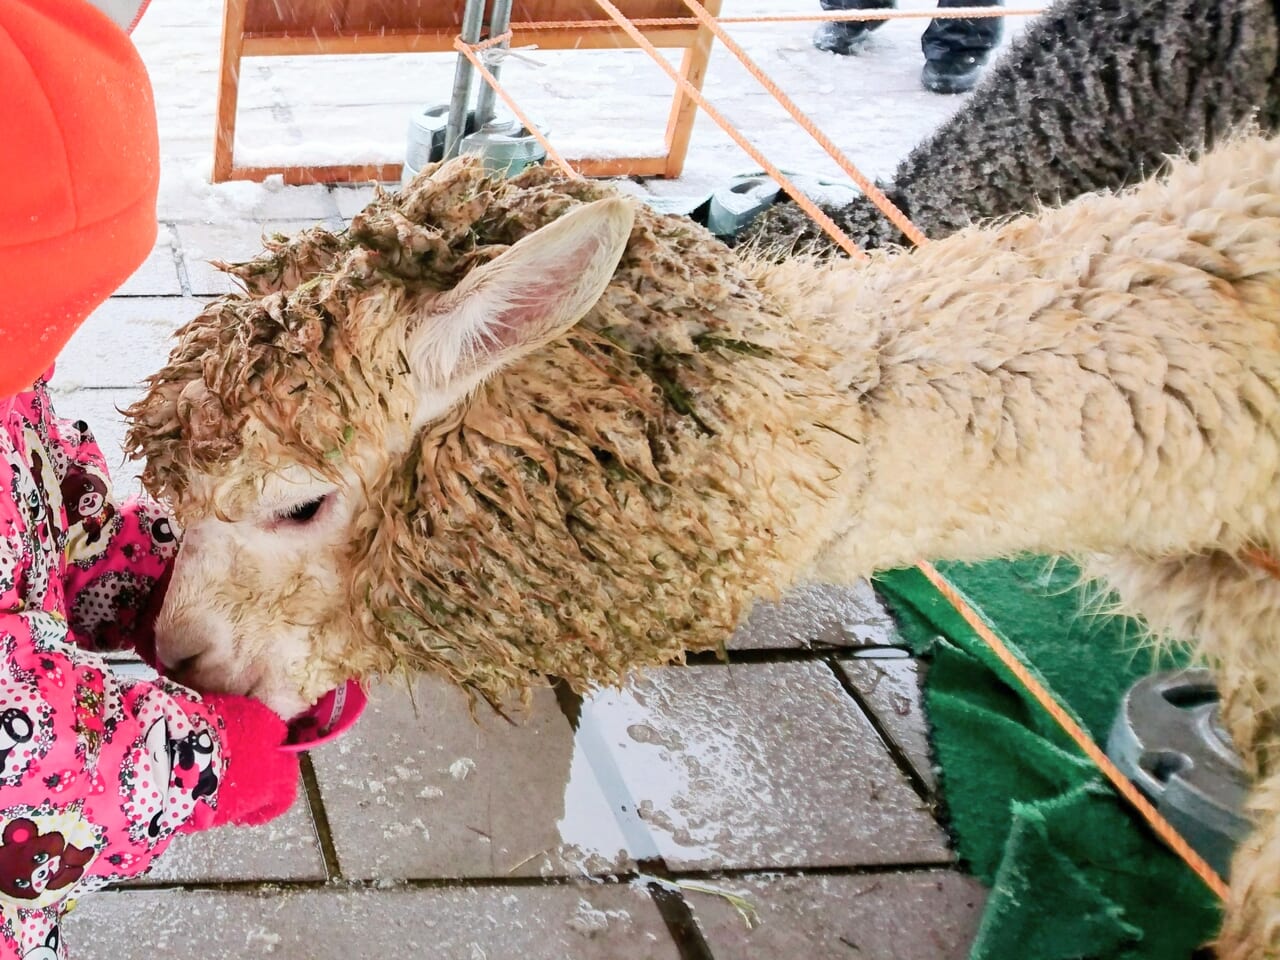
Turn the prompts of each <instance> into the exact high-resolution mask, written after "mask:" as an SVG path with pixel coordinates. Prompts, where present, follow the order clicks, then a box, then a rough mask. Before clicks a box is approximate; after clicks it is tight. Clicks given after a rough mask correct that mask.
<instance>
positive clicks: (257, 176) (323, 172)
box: [227, 163, 404, 186]
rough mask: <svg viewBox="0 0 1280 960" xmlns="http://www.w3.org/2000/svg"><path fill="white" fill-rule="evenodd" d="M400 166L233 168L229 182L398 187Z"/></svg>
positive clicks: (322, 165)
mask: <svg viewBox="0 0 1280 960" xmlns="http://www.w3.org/2000/svg"><path fill="white" fill-rule="evenodd" d="M403 166H404V165H403V164H400V163H343V164H332V165H324V164H320V165H316V166H306V165H301V164H300V165H294V166H278V167H233V168H232V170H231V174H230V176H229V177H228V178H227V179H229V180H253V181H255V182H258V183H261V182H262V181H263V180H266V179H267V177H277V176H278V177H282V178H283V179H284V182H285V183H287V184H289V185H290V186H298V185H300V184H308V183H366V182H368V181H370V180H377V181H378V182H380V183H392V182H395V183H399V181H400V173H401V171H402V169H403Z"/></svg>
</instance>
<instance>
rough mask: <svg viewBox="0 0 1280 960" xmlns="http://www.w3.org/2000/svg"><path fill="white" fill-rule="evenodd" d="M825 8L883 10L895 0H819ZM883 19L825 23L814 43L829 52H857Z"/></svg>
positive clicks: (834, 9) (841, 54)
mask: <svg viewBox="0 0 1280 960" xmlns="http://www.w3.org/2000/svg"><path fill="white" fill-rule="evenodd" d="M819 2H820V3H821V5H822V9H823V10H828V11H840V12H844V11H845V10H882V9H884V8H886V7H892V6H893V5H894V2H895V0H819ZM883 23H884V21H883V20H865V21H860V20H841V21H834V22H832V23H824V24H822V25H821V26H819V27H818V29H817V31H816V32H815V33H814V35H813V45H814V46H815V47H817V48H818V49H819V50H825V51H826V52H827V53H838V54H840V56H842V57H843V56H848V55H849V54H852V53H857V52H858V51H859V50H860V49H862V47H864V46H865V45H866V43H867V38H868V37H869V36H870V35H871V31H872V30H874V29H876V28H877V27H879V26H881V25H882V24H883Z"/></svg>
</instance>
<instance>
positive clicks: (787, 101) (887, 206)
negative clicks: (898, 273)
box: [684, 0, 925, 244]
mask: <svg viewBox="0 0 1280 960" xmlns="http://www.w3.org/2000/svg"><path fill="white" fill-rule="evenodd" d="M684 5H685V6H686V7H688V8H689V9H690V11H692V12H693V15H694V16H695V17H696V18H697V19H698V22H699V23H701V24H702V25H703V26H704V27H707V28H708V29H709V30H710V31H711V32H712V33H714V34H715V35H716V39H718V40H719V41H720V42H721V43H723V44H724V47H725V49H726V50H728V51H729V52H730V53H732V54H733V55H734V56H735V57H737V58H738V62H740V63H741V64H742V65H743V66H744V67H746V69H747V72H748V73H749V74H751V76H753V77H755V78H756V79H757V80H758V81H760V85H761V86H762V87H764V88H765V89H766V90H768V91H769V92H770V93H771V94H773V98H774V99H775V100H777V101H778V103H780V104H782V106H783V108H784V109H785V110H786V111H787V113H789V114H791V119H792V120H794V121H795V122H796V123H798V124H800V126H801V127H802V128H803V129H804V131H805V132H806V133H807V134H809V136H811V137H813V139H814V140H815V141H817V143H818V146H820V147H822V149H823V150H825V151H827V156H829V157H830V158H831V159H832V160H834V161H835V162H836V163H837V165H839V167H840V169H841V170H843V171H844V172H845V175H846V176H848V177H849V179H850V180H852V181H853V182H854V183H856V184H857V185H858V189H860V190H861V191H862V192H863V193H865V194H866V195H867V196H868V197H870V198H871V200H872V202H873V203H874V204H875V205H876V206H877V207H879V208H880V209H881V210H882V211H883V212H884V215H885V216H886V217H888V218H889V220H890V221H892V222H893V224H894V226H896V227H897V228H898V229H899V230H901V231H902V232H903V233H904V234H906V236H907V238H908V239H909V240H910V241H911V242H912V243H915V244H922V243H924V239H925V238H924V234H923V233H921V232H920V230H919V228H918V227H916V225H915V224H914V223H912V222H911V221H910V220H908V219H907V217H906V215H905V214H904V213H903V212H902V211H901V210H899V209H898V208H897V207H896V206H894V204H893V201H891V200H890V199H889V198H888V197H886V196H885V195H884V193H883V191H881V190H880V188H879V187H877V186H876V185H875V184H874V183H872V182H871V181H870V180H868V179H867V178H866V177H864V176H863V175H862V173H861V172H860V171H859V170H858V168H857V167H855V166H854V165H853V164H852V163H851V162H850V160H849V158H848V157H846V156H845V155H844V153H843V152H842V151H841V150H840V149H839V148H838V147H837V146H836V145H835V144H834V143H832V142H831V140H830V139H829V138H828V137H827V135H826V134H825V133H823V132H822V131H821V130H819V129H818V126H817V124H815V123H814V122H813V121H812V120H810V119H809V118H808V117H807V116H806V115H805V114H804V113H803V112H802V111H801V109H800V108H799V107H797V106H796V105H795V103H794V101H792V99H791V98H790V97H788V96H787V95H786V94H785V93H783V92H782V90H781V89H780V88H779V87H778V85H777V84H776V83H774V82H773V80H772V79H770V78H769V77H768V76H767V75H766V74H765V72H764V71H763V70H761V69H760V68H759V67H758V66H756V63H755V61H754V60H752V59H751V58H750V57H749V56H747V52H746V51H745V50H743V49H742V48H741V47H740V46H738V45H737V44H736V43H735V42H734V41H733V38H732V37H730V36H729V35H728V34H727V33H725V32H724V28H723V27H721V26H720V25H719V24H718V23H716V21H715V19H714V18H713V17H712V16H711V14H709V13H707V11H706V10H704V9H703V8H702V5H701V4H699V3H697V2H696V0H684ZM850 242H852V241H850Z"/></svg>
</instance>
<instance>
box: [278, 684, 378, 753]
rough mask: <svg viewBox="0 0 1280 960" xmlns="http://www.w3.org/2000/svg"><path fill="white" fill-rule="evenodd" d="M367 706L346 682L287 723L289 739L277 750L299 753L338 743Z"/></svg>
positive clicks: (357, 690)
mask: <svg viewBox="0 0 1280 960" xmlns="http://www.w3.org/2000/svg"><path fill="white" fill-rule="evenodd" d="M368 704H369V698H368V697H367V696H365V693H364V690H362V689H361V688H360V684H358V683H357V682H356V681H354V680H348V681H347V682H346V683H344V684H343V685H342V686H340V687H337V688H336V689H334V690H330V691H329V692H328V693H326V694H325V695H324V696H323V697H321V698H320V699H319V700H317V701H316V704H315V706H313V707H312V708H311V709H310V710H306V711H304V712H302V713H300V714H298V715H297V716H296V717H294V718H293V719H292V720H290V721H289V739H288V740H286V741H285V743H284V746H282V747H281V748H280V749H281V750H287V751H288V752H289V753H301V752H302V751H304V750H310V749H312V748H313V747H318V746H320V745H321V744H324V743H329V742H330V741H331V740H336V739H338V737H340V736H342V735H343V734H344V733H346V732H347V731H348V730H350V729H351V728H352V727H353V726H354V725H355V722H356V721H357V720H358V719H360V714H362V713H364V708H365V707H366V706H368Z"/></svg>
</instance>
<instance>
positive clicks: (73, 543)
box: [54, 420, 178, 659]
mask: <svg viewBox="0 0 1280 960" xmlns="http://www.w3.org/2000/svg"><path fill="white" fill-rule="evenodd" d="M54 428H55V430H56V432H57V434H58V440H60V443H59V446H60V447H61V450H62V452H63V456H62V457H60V458H59V464H58V466H59V469H58V471H57V474H58V485H59V487H60V488H61V494H62V509H63V510H64V511H65V513H66V531H67V542H66V560H67V566H66V575H65V578H64V587H65V590H66V597H67V612H68V616H69V619H70V625H71V629H72V632H73V634H74V636H75V637H76V639H77V642H79V643H82V644H87V645H89V646H91V647H92V648H93V649H97V650H121V649H126V650H132V649H136V650H138V651H139V652H140V653H142V654H143V655H144V657H145V658H146V659H151V654H150V650H151V647H152V644H153V638H152V634H151V629H152V623H153V621H154V615H155V613H156V612H157V611H158V610H159V607H160V601H161V600H163V597H164V586H165V585H166V583H167V580H168V573H169V570H170V568H171V567H172V565H173V559H174V557H175V556H176V555H177V552H178V540H177V536H176V533H175V530H174V526H173V524H172V522H171V521H170V520H169V517H168V516H167V515H166V514H165V513H164V511H163V510H162V509H161V508H160V507H159V506H157V505H156V504H155V503H153V502H152V501H150V500H148V499H146V498H145V497H136V498H133V499H130V500H127V501H125V502H124V503H117V502H116V501H115V499H114V496H113V491H112V485H111V480H110V477H109V475H108V472H107V467H106V462H105V459H104V458H103V456H102V451H101V450H100V449H99V448H98V444H97V443H96V442H95V441H94V438H93V434H92V433H91V432H90V430H89V427H88V426H87V425H86V424H85V423H84V422H82V421H77V422H74V423H72V422H69V421H65V420H61V421H55V423H54ZM58 440H55V442H58Z"/></svg>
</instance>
